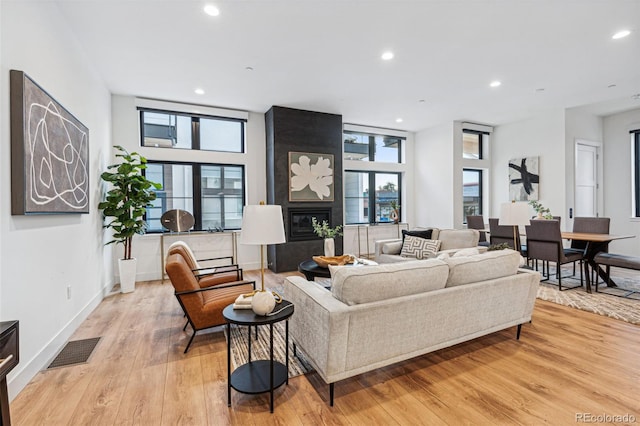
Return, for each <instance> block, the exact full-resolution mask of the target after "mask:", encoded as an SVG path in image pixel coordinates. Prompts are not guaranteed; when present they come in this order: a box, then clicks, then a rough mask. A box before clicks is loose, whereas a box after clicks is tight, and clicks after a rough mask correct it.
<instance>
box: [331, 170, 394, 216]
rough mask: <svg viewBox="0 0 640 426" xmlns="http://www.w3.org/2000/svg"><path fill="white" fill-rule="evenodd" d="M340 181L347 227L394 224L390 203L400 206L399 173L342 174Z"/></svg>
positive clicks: (361, 172) (360, 172) (357, 172)
mask: <svg viewBox="0 0 640 426" xmlns="http://www.w3.org/2000/svg"><path fill="white" fill-rule="evenodd" d="M343 179H344V186H345V195H344V210H345V219H346V220H345V223H346V224H348V225H350V224H357V223H381V222H382V223H385V222H393V219H392V218H391V213H392V211H393V209H392V208H391V204H392V202H395V203H396V204H397V205H400V204H401V202H400V200H401V193H400V188H401V183H402V182H401V174H400V173H386V172H364V171H345V173H344V178H343ZM371 188H374V189H373V190H370V189H371Z"/></svg>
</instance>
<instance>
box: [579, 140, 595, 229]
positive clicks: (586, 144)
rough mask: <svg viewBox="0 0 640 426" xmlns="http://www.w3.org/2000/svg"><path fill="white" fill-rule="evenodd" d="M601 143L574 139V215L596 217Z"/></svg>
mask: <svg viewBox="0 0 640 426" xmlns="http://www.w3.org/2000/svg"><path fill="white" fill-rule="evenodd" d="M601 152H602V143H601V142H593V141H587V140H581V139H578V140H576V150H575V192H574V194H575V195H574V197H575V204H574V206H575V208H574V215H573V216H574V217H597V216H599V214H600V213H601V211H600V210H601V209H600V200H601V195H600V188H601V182H600V179H601V177H600V176H601V173H600V171H601V170H602V155H601Z"/></svg>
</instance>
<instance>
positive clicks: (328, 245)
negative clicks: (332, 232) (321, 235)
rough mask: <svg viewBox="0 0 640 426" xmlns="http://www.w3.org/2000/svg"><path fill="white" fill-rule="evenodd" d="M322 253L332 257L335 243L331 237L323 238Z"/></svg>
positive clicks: (334, 252)
mask: <svg viewBox="0 0 640 426" xmlns="http://www.w3.org/2000/svg"><path fill="white" fill-rule="evenodd" d="M324 255H325V256H326V257H333V256H335V255H336V243H335V240H334V239H333V238H325V239H324Z"/></svg>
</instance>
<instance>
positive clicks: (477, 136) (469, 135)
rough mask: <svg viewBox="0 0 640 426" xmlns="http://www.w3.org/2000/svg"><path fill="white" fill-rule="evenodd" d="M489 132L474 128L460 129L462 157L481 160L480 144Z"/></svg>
mask: <svg viewBox="0 0 640 426" xmlns="http://www.w3.org/2000/svg"><path fill="white" fill-rule="evenodd" d="M488 136H489V134H488V133H486V132H479V131H475V130H466V129H465V130H463V131H462V158H469V159H472V160H482V158H483V157H482V145H483V144H484V142H486V140H487V138H488Z"/></svg>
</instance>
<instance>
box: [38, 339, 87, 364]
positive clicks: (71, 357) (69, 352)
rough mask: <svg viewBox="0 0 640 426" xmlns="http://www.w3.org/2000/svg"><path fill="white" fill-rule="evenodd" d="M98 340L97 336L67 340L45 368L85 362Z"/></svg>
mask: <svg viewBox="0 0 640 426" xmlns="http://www.w3.org/2000/svg"><path fill="white" fill-rule="evenodd" d="M99 341H100V338H99V337H93V338H91V339H82V340H74V341H71V342H67V344H66V345H65V347H64V348H63V349H62V351H60V353H59V354H58V356H57V357H56V358H55V359H54V360H53V361H52V362H51V364H49V367H47V368H56V367H66V366H68V365H74V364H83V363H85V362H87V360H88V359H89V357H90V356H91V354H92V353H93V350H94V349H95V347H96V345H97V344H98V342H99Z"/></svg>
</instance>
